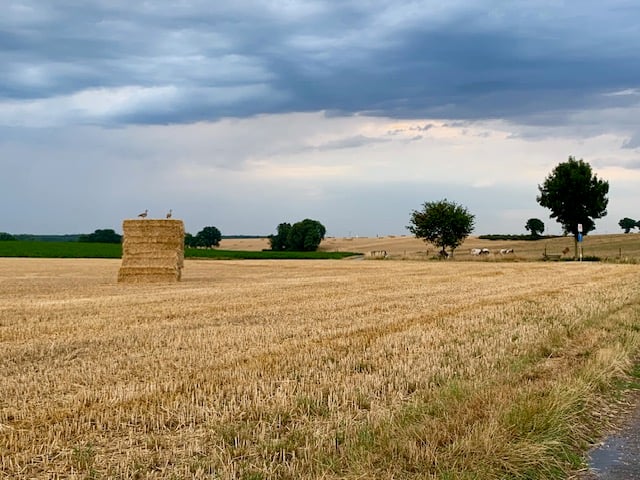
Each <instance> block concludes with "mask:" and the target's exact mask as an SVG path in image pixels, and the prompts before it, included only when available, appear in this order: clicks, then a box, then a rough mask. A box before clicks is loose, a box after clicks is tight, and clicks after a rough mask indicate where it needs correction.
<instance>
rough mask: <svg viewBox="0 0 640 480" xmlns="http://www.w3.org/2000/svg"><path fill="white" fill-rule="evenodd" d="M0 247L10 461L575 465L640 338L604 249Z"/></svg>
mask: <svg viewBox="0 0 640 480" xmlns="http://www.w3.org/2000/svg"><path fill="white" fill-rule="evenodd" d="M119 265H120V261H119V260H69V259H60V260H56V259H47V260H40V259H6V258H2V259H0V478H2V479H5V478H6V479H14V478H16V479H20V478H25V479H26V478H43V479H44V478H78V479H80V478H82V479H86V478H162V479H164V478H167V479H169V478H221V479H232V478H234V479H235V478H237V479H247V480H248V479H253V480H257V479H272V478H283V479H284V478H288V479H289V478H290V479H294V478H324V479H334V478H335V479H338V478H349V479H355V478H379V479H391V478H397V479H409V478H415V479H419V478H420V479H422V478H439V479H447V478H456V479H459V478H460V479H471V478H483V479H485V478H486V479H492V478H496V479H497V478H504V477H505V476H514V477H518V476H519V478H563V476H564V475H566V474H568V472H570V471H572V470H575V469H576V468H579V467H580V462H581V460H580V459H581V457H580V455H581V454H582V453H583V452H584V451H585V449H586V448H587V446H588V442H590V441H594V440H595V439H597V436H598V435H599V434H601V433H602V432H603V431H604V429H605V428H606V426H607V423H608V421H609V419H610V418H611V416H612V415H613V414H614V413H615V408H613V409H612V403H611V401H612V399H611V397H609V394H610V392H611V391H612V390H611V389H612V387H615V388H621V385H623V383H621V382H624V381H625V379H626V378H627V373H628V372H630V371H631V369H632V366H633V360H634V358H636V355H637V354H638V353H640V334H639V330H640V328H639V327H638V318H640V289H638V285H639V284H640V270H639V269H638V267H637V265H613V264H601V263H574V262H571V263H566V262H561V263H542V262H538V263H528V262H520V263H504V262H502V263H487V262H457V263H456V262H414V261H398V262H388V261H384V262H375V261H362V262H354V261H217V262H211V261H197V260H191V261H187V262H186V264H185V270H184V276H183V282H181V283H179V284H170V285H148V286H144V285H119V284H117V283H116V282H115V279H116V277H117V271H118V267H119Z"/></svg>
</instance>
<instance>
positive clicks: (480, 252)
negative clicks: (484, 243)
mask: <svg viewBox="0 0 640 480" xmlns="http://www.w3.org/2000/svg"><path fill="white" fill-rule="evenodd" d="M490 253H491V252H490V251H489V249H488V248H472V249H471V255H488V254H490Z"/></svg>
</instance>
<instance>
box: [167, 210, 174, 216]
mask: <svg viewBox="0 0 640 480" xmlns="http://www.w3.org/2000/svg"><path fill="white" fill-rule="evenodd" d="M171 215H173V210H171V209H169V213H167V218H171Z"/></svg>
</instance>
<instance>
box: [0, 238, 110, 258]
mask: <svg viewBox="0 0 640 480" xmlns="http://www.w3.org/2000/svg"><path fill="white" fill-rule="evenodd" d="M121 256H122V245H120V244H118V243H80V242H37V241H29V240H11V241H3V242H0V257H33V258H120V257H121Z"/></svg>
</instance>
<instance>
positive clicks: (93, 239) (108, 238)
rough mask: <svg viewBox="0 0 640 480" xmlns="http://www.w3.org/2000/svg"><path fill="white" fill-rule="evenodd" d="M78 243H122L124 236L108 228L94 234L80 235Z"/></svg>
mask: <svg viewBox="0 0 640 480" xmlns="http://www.w3.org/2000/svg"><path fill="white" fill-rule="evenodd" d="M78 241H79V242H88V243H120V242H122V235H119V234H117V233H116V232H115V231H114V230H112V229H110V228H106V229H102V230H100V229H99V230H96V231H95V232H93V233H89V234H84V235H80V236H79V237H78Z"/></svg>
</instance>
